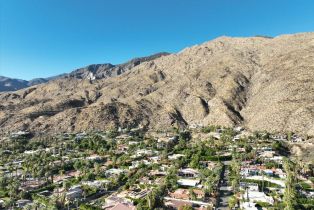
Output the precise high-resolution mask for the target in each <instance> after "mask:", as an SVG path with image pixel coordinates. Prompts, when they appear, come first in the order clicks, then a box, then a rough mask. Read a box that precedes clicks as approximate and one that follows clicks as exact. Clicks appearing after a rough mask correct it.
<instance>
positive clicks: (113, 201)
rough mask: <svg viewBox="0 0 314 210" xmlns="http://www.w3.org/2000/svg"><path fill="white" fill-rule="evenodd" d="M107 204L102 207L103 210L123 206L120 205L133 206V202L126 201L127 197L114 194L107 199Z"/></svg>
mask: <svg viewBox="0 0 314 210" xmlns="http://www.w3.org/2000/svg"><path fill="white" fill-rule="evenodd" d="M105 202H106V203H105V205H104V206H102V209H107V210H111V209H113V208H114V207H116V206H118V207H119V206H121V205H119V204H123V205H126V206H129V207H132V206H133V204H132V202H131V201H129V200H128V199H126V198H125V196H123V197H121V196H118V195H116V194H113V195H110V196H109V197H107V198H106V200H105ZM116 209H117V207H116Z"/></svg>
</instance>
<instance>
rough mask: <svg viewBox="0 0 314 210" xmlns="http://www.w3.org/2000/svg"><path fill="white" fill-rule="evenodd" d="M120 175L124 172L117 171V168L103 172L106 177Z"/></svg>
mask: <svg viewBox="0 0 314 210" xmlns="http://www.w3.org/2000/svg"><path fill="white" fill-rule="evenodd" d="M121 173H124V170H122V169H117V168H111V169H109V170H107V171H106V172H105V175H106V176H117V175H120V174H121Z"/></svg>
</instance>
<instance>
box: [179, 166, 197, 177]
mask: <svg viewBox="0 0 314 210" xmlns="http://www.w3.org/2000/svg"><path fill="white" fill-rule="evenodd" d="M178 175H179V176H181V177H185V178H196V177H198V176H199V172H198V171H197V170H195V169H192V168H185V169H180V170H179V171H178Z"/></svg>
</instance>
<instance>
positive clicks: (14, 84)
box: [0, 76, 28, 92]
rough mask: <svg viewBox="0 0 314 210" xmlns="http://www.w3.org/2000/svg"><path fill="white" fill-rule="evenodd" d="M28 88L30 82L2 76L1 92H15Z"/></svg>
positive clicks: (0, 77) (0, 79) (0, 81)
mask: <svg viewBox="0 0 314 210" xmlns="http://www.w3.org/2000/svg"><path fill="white" fill-rule="evenodd" d="M26 87H28V81H26V80H21V79H12V78H8V77H3V76H0V92H3V91H15V90H19V89H23V88H26Z"/></svg>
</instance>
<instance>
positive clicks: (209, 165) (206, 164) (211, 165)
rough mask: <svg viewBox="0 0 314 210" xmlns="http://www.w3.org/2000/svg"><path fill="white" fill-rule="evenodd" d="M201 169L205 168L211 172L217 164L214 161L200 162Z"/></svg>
mask: <svg viewBox="0 0 314 210" xmlns="http://www.w3.org/2000/svg"><path fill="white" fill-rule="evenodd" d="M199 163H200V164H201V165H202V166H203V167H206V168H208V169H210V170H213V169H214V168H215V167H217V163H216V162H214V161H200V162H199Z"/></svg>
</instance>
